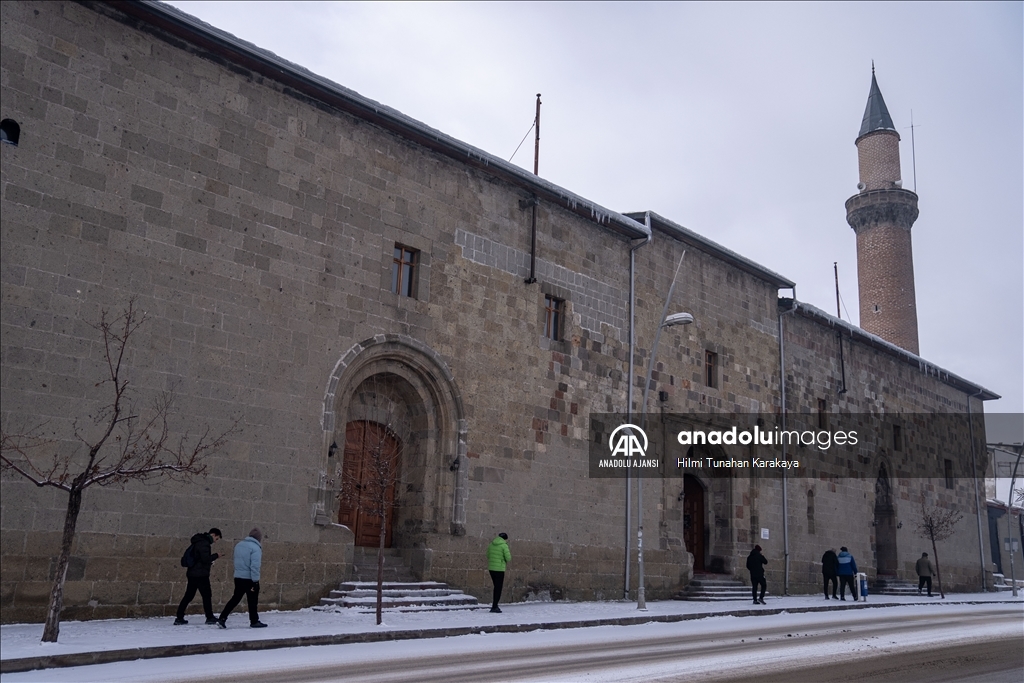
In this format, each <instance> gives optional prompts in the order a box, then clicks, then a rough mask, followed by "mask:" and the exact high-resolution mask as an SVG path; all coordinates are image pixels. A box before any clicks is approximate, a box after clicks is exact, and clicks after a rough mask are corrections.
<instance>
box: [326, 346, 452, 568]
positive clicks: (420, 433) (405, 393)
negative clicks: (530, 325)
mask: <svg viewBox="0 0 1024 683" xmlns="http://www.w3.org/2000/svg"><path fill="white" fill-rule="evenodd" d="M321 425H322V427H323V430H324V431H323V444H324V451H323V452H324V455H323V460H322V461H321V462H322V467H323V470H322V472H321V475H320V482H319V489H320V492H319V497H318V502H317V507H316V510H315V516H314V521H315V522H316V523H317V524H330V523H332V522H335V521H337V522H339V523H341V524H343V525H344V526H347V527H349V528H350V529H352V531H353V534H354V536H355V538H354V539H353V541H354V543H356V544H358V545H372V546H376V545H377V544H378V543H379V529H380V521H381V517H380V516H379V515H376V516H373V517H374V521H375V522H376V524H375V525H374V524H373V523H371V522H370V521H369V520H368V518H369V517H370V516H371V515H369V514H367V515H363V512H367V511H366V510H365V507H366V506H365V505H364V504H363V503H360V502H359V499H358V496H355V495H353V494H352V493H351V492H345V491H344V488H345V482H346V481H349V482H360V481H362V480H363V479H364V478H365V476H366V474H365V472H364V469H365V466H366V462H367V459H366V457H365V454H366V453H367V452H370V451H372V448H368V447H367V444H366V441H367V435H369V436H370V441H371V442H372V441H373V440H374V438H377V437H375V434H378V435H379V434H380V433H385V434H387V435H388V436H389V437H391V438H392V439H394V441H393V442H392V443H391V445H390V446H389V447H388V448H392V449H397V451H398V452H399V458H398V460H399V463H400V465H399V467H398V475H397V476H396V477H395V486H394V488H393V493H392V494H390V495H392V496H393V498H392V500H393V501H394V505H393V506H391V509H390V512H391V514H392V518H391V519H390V520H388V519H385V525H386V529H385V534H386V539H385V542H386V545H388V546H390V547H397V548H401V549H411V548H417V549H422V548H430V547H431V544H432V543H434V542H435V541H434V540H433V538H432V537H433V536H434V535H435V534H439V533H442V534H443V533H445V532H448V533H451V534H452V535H462V534H464V533H465V522H466V507H465V500H466V491H467V488H468V468H466V467H463V466H462V464H463V462H464V460H465V457H466V423H465V420H464V411H463V407H462V401H461V398H460V394H459V391H458V387H457V386H456V383H455V379H454V377H453V376H452V373H451V371H450V369H449V368H448V367H447V365H445V363H444V361H443V359H442V358H441V356H440V355H439V354H437V353H436V352H435V351H433V350H432V349H430V348H429V347H428V346H426V345H425V344H423V343H422V342H420V341H418V340H415V339H411V338H409V337H406V336H405V335H379V336H376V337H373V338H372V339H366V340H363V341H362V342H360V343H358V344H355V345H353V346H352V347H351V348H350V349H349V350H348V351H347V352H345V353H344V354H342V356H341V358H340V359H339V361H338V362H337V364H336V365H335V367H334V370H333V371H332V372H331V376H330V378H329V381H328V383H327V390H326V392H325V394H324V414H323V418H322V422H321ZM371 425H376V426H371ZM381 426H383V429H382V430H381ZM342 444H344V445H342ZM359 485H360V486H364V485H365V483H359ZM364 517H365V518H367V519H364ZM371 527H373V528H371ZM430 558H431V556H430V553H426V552H421V553H419V554H416V553H413V555H412V556H411V559H409V561H410V562H411V567H412V569H413V573H414V574H416V575H417V576H420V575H423V576H425V575H426V574H428V573H429V565H430Z"/></svg>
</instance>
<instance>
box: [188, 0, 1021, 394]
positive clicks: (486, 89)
mask: <svg viewBox="0 0 1024 683" xmlns="http://www.w3.org/2000/svg"><path fill="white" fill-rule="evenodd" d="M171 4H173V5H175V6H176V7H178V8H180V9H182V10H184V11H186V12H188V13H190V14H193V15H195V16H197V17H199V18H201V19H203V20H204V21H207V22H209V23H210V24H213V25H214V26H216V27H218V28H221V29H223V30H226V31H228V32H230V33H233V34H235V35H237V36H239V37H241V38H244V39H246V40H248V41H250V42H252V43H255V44H256V45H258V46H260V47H262V48H265V49H268V50H271V51H272V52H275V53H277V54H278V55H280V56H282V57H284V58H286V59H289V60H291V61H293V62H296V63H298V64H300V65H302V66H304V67H306V68H308V69H310V70H311V71H313V72H315V73H317V74H320V75H322V76H325V77H327V78H329V79H331V80H333V81H335V82H337V83H339V84H341V85H344V86H346V87H348V88H351V89H353V90H355V91H357V92H359V93H360V94H362V95H364V96H366V97H369V98H371V99H374V100H377V101H379V102H381V103H383V104H386V105H388V106H391V107H393V108H395V109H398V110H399V111H401V112H403V113H405V114H407V115H409V116H412V117H414V118H416V119H418V120H420V121H422V122H424V123H426V124H428V125H430V126H432V127H434V128H437V129H439V130H441V131H443V132H445V133H447V134H449V135H452V136H453V137H455V138H458V139H460V140H463V141H465V142H468V143H470V144H472V145H475V146H477V147H480V148H481V149H483V150H485V151H487V152H490V153H492V154H494V155H496V156H500V157H504V158H506V159H508V158H509V157H511V156H512V153H513V152H514V151H515V149H516V146H517V145H518V144H519V142H520V140H522V138H523V136H524V135H525V134H526V132H527V130H528V129H529V128H530V124H531V123H532V121H533V115H534V106H535V95H536V93H542V100H543V108H542V113H541V123H542V127H541V134H542V135H541V152H540V174H541V176H542V177H544V178H546V179H548V180H550V181H552V182H555V183H557V184H559V185H562V186H563V187H565V188H567V189H569V190H571V191H573V192H575V193H577V194H579V195H582V196H583V197H586V198H587V199H590V200H592V201H594V202H596V203H598V204H601V205H603V206H605V207H607V208H610V209H613V210H616V211H620V212H626V211H641V210H648V209H649V210H653V211H656V212H658V213H659V214H661V215H663V216H665V217H667V218H670V219H671V220H673V221H675V222H677V223H680V224H682V225H685V226H686V227H688V228H690V229H692V230H695V231H697V232H698V233H701V234H702V235H705V236H707V237H709V238H710V239H713V240H715V241H717V242H719V243H721V244H723V245H725V246H727V247H729V248H731V249H733V250H735V251H737V252H739V253H741V254H743V255H744V256H747V257H748V258H751V259H753V260H755V261H757V262H759V263H761V264H763V265H765V266H767V267H768V268H771V269H772V270H775V271H776V272H778V273H780V274H782V275H784V276H786V277H788V278H790V279H791V280H794V281H795V282H796V283H797V297H798V298H799V299H800V300H802V301H806V302H808V303H811V304H813V305H815V306H818V307H819V308H822V309H825V310H826V311H828V312H830V313H833V314H834V313H835V289H834V280H833V270H832V264H833V262H838V264H839V280H840V290H841V292H842V298H843V301H844V303H845V309H844V310H843V311H842V314H843V315H842V317H843V318H844V319H846V320H852V321H853V322H854V323H857V322H858V303H857V279H856V270H857V262H856V251H855V236H854V233H853V231H852V230H851V229H850V227H849V226H848V225H847V223H846V211H845V208H844V202H845V201H846V199H847V198H848V197H850V196H851V195H853V194H855V193H856V191H857V190H856V183H857V153H856V148H855V147H854V139H855V138H856V136H857V133H858V131H859V128H860V122H861V117H862V115H863V113H864V106H865V104H866V102H867V95H868V88H869V86H870V82H871V62H872V60H874V63H875V66H876V70H877V77H878V83H879V87H880V88H881V90H882V94H883V96H884V98H885V101H886V104H887V105H888V108H889V112H890V114H891V115H892V118H893V121H894V122H895V125H896V127H897V129H898V130H899V132H900V135H901V136H902V138H903V142H902V145H901V154H902V162H903V179H904V187H906V188H908V189H911V190H912V189H914V187H915V182H916V187H917V191H918V194H919V195H920V210H921V215H920V217H919V218H918V220H917V223H916V224H915V225H914V229H913V240H914V269H915V276H916V283H917V305H918V316H919V325H920V345H921V355H922V356H923V357H924V358H926V359H927V360H929V361H931V362H933V363H935V364H937V365H939V366H941V367H942V368H944V369H946V370H949V371H950V372H953V373H955V374H958V375H960V376H962V377H964V378H966V379H968V380H970V381H972V382H976V383H978V384H981V385H982V386H984V387H986V388H988V389H990V390H992V391H994V392H996V393H997V394H1001V395H1002V396H1003V397H1004V398H1003V399H1001V400H999V401H995V402H990V403H988V404H987V405H986V412H1007V413H1008V412H1013V413H1020V412H1022V411H1024V342H1022V338H1024V275H1022V272H1024V151H1022V150H1024V85H1022V84H1024V68H1022V64H1024V50H1022V42H1024V40H1022V36H1024V13H1022V4H1021V3H1016V2H1015V3H991V4H989V3H980V2H972V3H963V4H926V3H909V4H896V3H879V4H870V3H863V2H858V3H850V4H820V5H814V4H804V3H801V4H768V3H756V4H738V3H726V4H667V3H658V4H643V3H636V2H633V3H629V4H625V3H623V4H617V3H602V4H585V3H566V4H559V3H550V2H546V3H536V4H531V3H523V2H516V3H509V4H501V3H482V4H469V3H457V4H431V3H423V2H417V3H409V4H387V3H380V2H374V3H358V4H354V3H351V4H350V3H327V2H310V3H302V2H287V3H285V2H281V3H275V2H258V3H246V2H230V3H218V2H179V1H175V2H172V3H171ZM911 112H913V122H914V126H915V128H914V135H913V137H914V140H915V142H916V145H915V146H916V181H915V178H914V176H915V172H914V163H913V155H912V152H911V128H910V124H911ZM514 161H515V163H518V164H520V165H521V166H523V167H524V168H528V169H530V170H532V168H533V145H532V137H531V139H530V140H528V141H527V142H526V144H524V145H523V147H522V149H520V150H519V152H518V154H517V155H516V157H515V159H514ZM683 296H685V295H683Z"/></svg>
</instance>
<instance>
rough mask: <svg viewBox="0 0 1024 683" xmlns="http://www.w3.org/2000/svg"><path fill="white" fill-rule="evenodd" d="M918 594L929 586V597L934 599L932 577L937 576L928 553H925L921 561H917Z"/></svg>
mask: <svg viewBox="0 0 1024 683" xmlns="http://www.w3.org/2000/svg"><path fill="white" fill-rule="evenodd" d="M915 569H916V570H917V594H918V595H920V594H921V589H922V588H924V587H925V586H926V585H927V586H928V597H929V598H930V597H932V577H933V576H935V569H934V568H933V567H932V561H931V560H929V559H928V553H923V554H922V555H921V559H919V560H918V561H917V566H916V567H915Z"/></svg>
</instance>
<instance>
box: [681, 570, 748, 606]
mask: <svg viewBox="0 0 1024 683" xmlns="http://www.w3.org/2000/svg"><path fill="white" fill-rule="evenodd" d="M765 595H766V596H767V595H768V592H767V591H766V592H765ZM673 598H674V599H675V600H697V601H702V602H722V601H726V600H750V586H748V585H746V584H745V583H743V582H742V581H740V580H739V579H737V578H735V577H733V576H727V575H725V574H694V577H693V579H691V581H690V583H689V584H687V586H686V588H684V589H683V590H681V591H679V592H678V593H676V594H675V595H674V596H673Z"/></svg>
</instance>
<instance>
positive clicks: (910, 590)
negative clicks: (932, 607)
mask: <svg viewBox="0 0 1024 683" xmlns="http://www.w3.org/2000/svg"><path fill="white" fill-rule="evenodd" d="M932 583H933V585H932V592H933V593H934V592H935V591H936V590H938V585H937V584H936V582H935V580H934V579H933V580H932ZM859 590H860V589H859V588H858V591H859ZM868 595H917V584H916V583H914V582H913V581H909V580H907V579H897V578H889V577H882V578H876V579H875V580H874V581H870V582H869V583H868Z"/></svg>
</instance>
